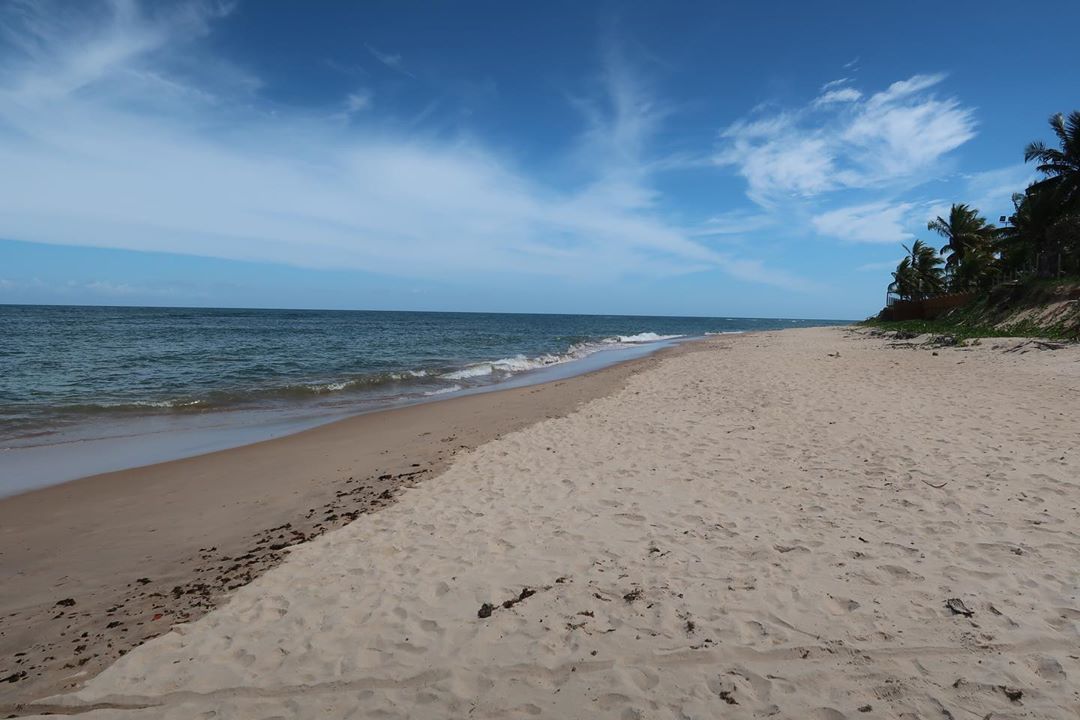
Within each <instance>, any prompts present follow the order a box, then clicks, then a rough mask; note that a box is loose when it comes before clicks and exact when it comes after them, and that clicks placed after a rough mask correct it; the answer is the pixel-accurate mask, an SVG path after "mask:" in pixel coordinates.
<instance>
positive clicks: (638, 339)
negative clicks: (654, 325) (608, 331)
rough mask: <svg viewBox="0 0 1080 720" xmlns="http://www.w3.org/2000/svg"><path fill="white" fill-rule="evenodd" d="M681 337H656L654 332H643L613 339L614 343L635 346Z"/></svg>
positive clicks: (679, 336)
mask: <svg viewBox="0 0 1080 720" xmlns="http://www.w3.org/2000/svg"><path fill="white" fill-rule="evenodd" d="M681 337H682V335H657V334H656V333H654V332H643V333H638V334H637V335H620V336H618V337H617V338H614V340H615V341H616V342H621V343H630V344H636V343H649V342H659V341H661V340H674V339H675V338H681ZM609 339H610V338H609Z"/></svg>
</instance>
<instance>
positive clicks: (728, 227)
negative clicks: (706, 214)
mask: <svg viewBox="0 0 1080 720" xmlns="http://www.w3.org/2000/svg"><path fill="white" fill-rule="evenodd" d="M776 222H777V220H776V218H774V217H773V216H771V215H768V214H766V213H760V212H753V211H750V210H731V211H728V212H725V213H721V214H719V215H714V216H712V217H710V218H708V219H707V220H705V222H703V223H701V224H700V225H698V226H697V227H695V228H694V229H693V230H692V231H691V233H692V234H693V235H697V236H701V237H709V236H716V235H742V234H744V233H752V232H757V231H758V230H762V229H764V228H767V227H769V226H771V225H775V224H776Z"/></svg>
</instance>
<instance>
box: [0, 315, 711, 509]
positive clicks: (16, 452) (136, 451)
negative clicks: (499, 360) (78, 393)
mask: <svg viewBox="0 0 1080 720" xmlns="http://www.w3.org/2000/svg"><path fill="white" fill-rule="evenodd" d="M703 339H705V338H704V337H694V336H680V337H678V338H663V339H659V340H657V341H654V342H649V343H642V344H628V345H626V346H624V347H619V348H612V349H601V350H599V351H596V352H592V353H590V354H588V355H585V356H583V357H580V358H576V359H573V360H569V361H564V362H559V363H552V364H551V365H548V366H544V367H538V368H533V369H530V370H527V371H525V372H522V373H519V374H516V375H512V376H510V377H507V378H505V379H502V380H500V381H497V382H494V383H490V384H482V385H475V386H472V387H458V388H457V389H456V390H454V391H451V392H445V393H443V392H435V393H431V394H426V395H424V396H419V397H411V396H402V397H396V398H395V397H391V398H384V399H377V400H376V399H372V400H368V401H366V403H365V402H359V403H358V404H357V405H356V406H355V407H353V408H350V409H346V408H344V407H341V408H336V409H331V408H319V407H318V406H307V405H302V404H297V405H295V406H293V407H281V408H277V409H245V408H236V409H219V410H213V411H207V412H205V413H196V414H192V415H175V416H170V415H162V414H154V415H146V416H144V417H141V418H137V417H128V418H123V419H122V420H121V419H119V418H105V417H102V418H100V419H99V420H98V422H99V423H110V424H111V427H113V429H114V431H115V430H119V429H120V428H124V427H126V428H127V432H126V433H125V432H120V433H118V434H105V435H100V432H101V431H98V433H99V434H98V435H96V436H91V437H80V436H79V431H80V430H82V431H85V430H86V429H87V428H89V427H90V425H89V424H84V425H82V426H79V427H76V428H72V429H67V430H64V431H61V432H60V433H59V435H58V436H57V438H55V439H52V440H51V441H50V442H48V443H42V444H16V445H13V446H11V447H7V448H2V449H0V476H4V477H8V478H12V477H15V478H34V479H33V480H32V481H25V480H23V481H16V482H14V483H11V484H8V485H4V486H0V500H3V499H5V498H9V497H14V496H16V495H20V494H23V493H26V492H33V491H34V490H37V489H41V488H45V487H49V486H53V485H59V484H63V483H67V482H72V481H75V480H80V479H83V478H86V477H91V476H94V475H101V474H105V473H109V472H117V471H121V470H130V469H135V468H140V467H148V466H151V465H157V464H160V463H164V462H170V461H173V460H182V459H185V458H191V457H198V456H200V455H206V454H209V453H213V452H219V451H222V450H229V449H233V448H237V447H243V446H246V445H252V444H255V443H259V442H265V441H268V440H274V439H280V438H283V437H288V436H290V435H295V434H298V433H302V432H305V431H307V430H311V429H315V428H319V427H322V426H325V425H329V424H333V423H336V422H341V421H344V420H348V419H350V418H354V417H358V416H360V415H366V414H371V413H379V412H384V411H387V410H394V409H400V408H405V407H413V406H416V405H424V404H428V403H432V402H442V401H445V400H449V399H453V398H459V397H466V396H470V395H479V394H485V393H490V392H499V391H501V390H505V389H513V388H522V387H531V386H534V385H542V384H544V383H548V382H555V381H559V380H566V379H570V378H573V377H577V376H579V375H585V374H588V373H592V372H597V371H599V370H603V369H605V368H608V367H613V366H615V365H619V364H622V363H626V362H631V361H633V360H636V359H639V358H642V357H648V356H650V355H652V354H655V353H657V352H660V351H661V350H664V349H666V348H670V347H675V346H678V345H682V344H685V343H693V342H697V341H700V340H703Z"/></svg>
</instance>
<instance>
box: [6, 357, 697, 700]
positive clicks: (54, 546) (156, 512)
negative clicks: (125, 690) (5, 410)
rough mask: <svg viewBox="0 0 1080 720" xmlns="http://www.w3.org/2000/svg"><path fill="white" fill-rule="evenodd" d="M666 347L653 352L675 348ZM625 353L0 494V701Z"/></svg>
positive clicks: (46, 682)
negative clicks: (535, 380)
mask: <svg viewBox="0 0 1080 720" xmlns="http://www.w3.org/2000/svg"><path fill="white" fill-rule="evenodd" d="M679 351H680V350H678V349H671V350H666V351H663V352H679ZM654 362H655V359H653V358H644V359H637V360H631V361H629V362H626V363H623V364H619V365H616V366H613V367H607V368H604V369H601V370H598V371H595V372H591V373H588V374H586V375H581V376H578V377H572V378H567V379H563V380H558V381H554V382H549V383H546V384H542V385H536V386H531V387H522V388H513V389H507V390H500V391H495V392H491V393H486V394H481V395H474V396H467V397H460V398H451V399H447V400H442V401H438V402H432V403H426V404H423V405H417V406H412V407H405V408H398V409H392V410H386V411H381V412H376V413H371V414H367V415H361V416H358V417H354V418H350V419H346V420H343V421H339V422H336V423H332V424H330V425H324V426H321V427H318V428H315V429H312V430H308V431H305V432H302V433H298V434H295V435H290V436H286V437H283V438H279V439H274V440H270V441H266V442H261V443H256V444H252V445H247V446H243V447H239V448H233V449H229V450H224V451H221V452H215V453H211V454H208V455H202V456H198V457H193V458H187V459H183V460H177V461H172V462H166V463H161V464H157V465H152V466H147V467H141V468H135V469H131V470H124V471H119V472H111V473H106V474H101V475H96V476H93V477H88V478H84V479H80V480H75V481H72V482H68V483H65V484H62V485H57V486H53V487H48V488H43V489H40V490H36V491H32V492H29V493H25V494H22V495H16V496H14V497H9V498H4V499H0V712H3V711H5V710H7V711H10V710H11V709H12V707H13V706H14V705H16V704H18V703H21V702H23V701H26V700H29V699H33V698H39V697H42V696H45V695H51V694H54V693H57V692H60V691H63V690H71V689H73V688H76V687H79V686H80V685H81V684H82V683H83V682H85V681H86V680H87V679H88V678H90V677H93V676H94V675H95V674H97V673H98V672H99V671H100V670H101V669H102V668H104V667H106V666H107V665H108V664H109V663H111V662H113V661H114V660H115V659H116V658H118V657H121V656H122V655H124V654H125V653H127V652H128V651H130V650H131V649H132V648H133V647H136V646H138V645H139V644H141V643H143V642H145V641H146V640H147V639H149V638H152V637H155V636H157V635H160V634H161V633H164V632H167V631H168V629H169V628H170V627H171V626H172V625H173V624H174V623H178V622H187V621H191V620H194V619H196V618H198V617H200V616H201V615H203V614H205V613H206V612H207V611H208V610H209V609H211V608H213V607H215V606H217V605H218V604H219V603H220V602H221V601H222V600H223V598H225V597H227V595H228V594H229V593H231V592H233V591H235V590H236V589H237V588H238V587H241V586H243V585H246V584H247V583H249V582H251V581H252V580H253V579H254V578H256V577H258V576H259V575H260V574H261V573H263V572H265V571H266V570H267V569H269V568H271V567H273V566H275V565H277V564H278V563H280V562H281V561H282V559H283V558H285V557H286V556H287V555H288V553H289V548H290V547H292V546H295V545H296V544H299V543H303V542H306V541H308V540H310V539H312V538H315V537H318V536H319V535H321V534H323V533H325V532H327V531H329V530H332V529H334V528H338V527H341V526H343V525H345V524H347V523H349V522H351V521H353V520H355V519H356V518H357V517H358V516H359V515H360V514H362V513H367V512H372V511H375V510H378V509H380V508H382V507H385V506H386V505H388V504H390V503H392V502H393V501H394V499H395V498H396V497H397V495H398V494H399V493H400V491H401V490H402V488H404V487H407V486H409V485H412V484H414V483H416V482H419V481H422V480H423V479H425V478H429V477H431V476H433V475H435V474H437V473H438V472H440V471H441V470H443V469H444V468H445V467H446V466H447V464H448V463H449V462H450V461H451V460H452V459H453V457H454V456H455V455H456V454H457V453H459V452H461V451H462V450H467V449H471V448H475V447H477V446H478V445H480V444H482V443H484V442H486V441H488V440H491V439H494V438H497V437H499V436H500V435H501V434H504V433H507V432H512V431H514V430H518V429H521V428H523V427H526V426H527V425H529V424H531V423H533V422H536V421H538V420H542V419H545V418H549V417H555V416H559V415H563V414H566V413H567V412H570V411H572V410H573V409H574V408H575V407H576V406H578V405H579V404H580V403H583V402H586V401H588V400H590V399H592V398H596V397H600V396H602V395H604V394H607V393H609V392H612V391H613V390H615V389H616V388H618V387H620V386H621V385H622V384H623V383H624V382H625V381H626V379H627V377H629V376H630V375H632V374H634V373H636V372H639V371H640V370H642V369H643V368H645V367H648V366H650V365H651V364H652V363H654Z"/></svg>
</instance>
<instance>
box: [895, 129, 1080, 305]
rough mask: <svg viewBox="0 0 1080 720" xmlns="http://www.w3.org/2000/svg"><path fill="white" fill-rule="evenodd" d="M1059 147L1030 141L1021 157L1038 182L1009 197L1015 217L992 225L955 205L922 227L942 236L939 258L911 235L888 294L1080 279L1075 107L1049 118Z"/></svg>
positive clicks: (917, 296) (1079, 139)
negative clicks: (1032, 167)
mask: <svg viewBox="0 0 1080 720" xmlns="http://www.w3.org/2000/svg"><path fill="white" fill-rule="evenodd" d="M1050 128H1051V129H1052V130H1053V132H1054V135H1055V136H1056V137H1057V140H1058V144H1059V145H1060V148H1054V147H1049V146H1047V145H1046V144H1044V143H1042V142H1032V143H1030V144H1028V146H1027V148H1025V150H1024V160H1025V162H1033V161H1034V162H1036V163H1038V164H1037V165H1036V169H1037V170H1038V171H1039V172H1040V173H1041V174H1042V176H1043V177H1042V179H1040V180H1038V181H1036V182H1034V183H1032V184H1031V185H1030V186H1029V187H1028V188H1026V189H1025V190H1024V192H1022V193H1017V194H1015V195H1014V196H1013V206H1014V212H1013V214H1012V215H1011V216H1010V217H1009V218H1007V219H1006V220H1007V221H1006V223H1005V224H1004V225H1003V226H1001V227H997V226H995V225H993V224H991V223H989V222H987V220H986V218H984V217H982V216H981V215H980V214H979V211H978V210H977V209H976V208H973V207H970V206H969V205H966V204H964V203H957V204H954V205H953V206H952V208H951V209H950V210H949V215H948V217H937V218H935V219H934V220H931V221H930V223H929V224H928V225H927V229H928V230H931V231H933V232H935V233H937V234H938V235H940V236H941V237H942V238H944V239H945V245H944V246H943V247H942V248H941V251H940V252H941V254H942V255H944V259H942V258H941V257H938V255H937V253H935V251H934V250H933V248H931V247H929V246H928V245H926V244H925V243H923V242H922V241H921V240H916V241H915V244H914V245H912V246H911V247H910V248H908V247H906V246H905V247H904V249H905V250H906V251H907V253H908V254H907V256H906V257H905V258H904V259H903V260H901V261H900V264H899V265H897V267H896V270H895V271H894V272H893V282H892V283H891V284H890V285H889V293H890V294H891V295H894V296H895V297H897V298H898V299H901V300H921V299H924V298H927V297H932V296H934V295H940V294H942V293H945V292H949V293H958V292H970V291H987V290H989V289H990V288H993V287H994V286H996V285H998V284H1000V283H1002V282H1007V281H1016V280H1019V279H1027V278H1041V279H1046V278H1061V277H1066V276H1080V110H1075V111H1073V112H1071V113H1069V115H1068V116H1065V115H1062V114H1060V113H1059V114H1057V115H1054V116H1053V117H1051V118H1050Z"/></svg>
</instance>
